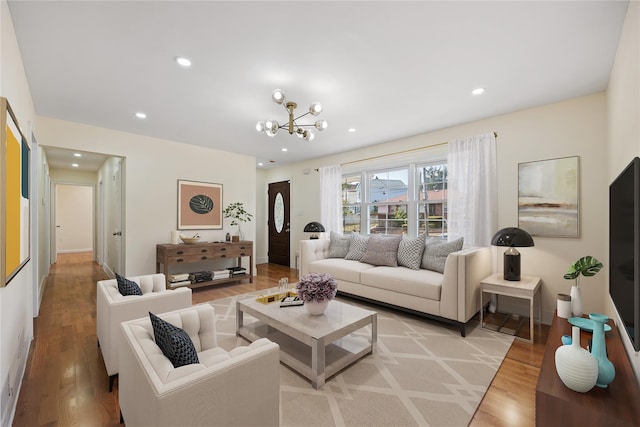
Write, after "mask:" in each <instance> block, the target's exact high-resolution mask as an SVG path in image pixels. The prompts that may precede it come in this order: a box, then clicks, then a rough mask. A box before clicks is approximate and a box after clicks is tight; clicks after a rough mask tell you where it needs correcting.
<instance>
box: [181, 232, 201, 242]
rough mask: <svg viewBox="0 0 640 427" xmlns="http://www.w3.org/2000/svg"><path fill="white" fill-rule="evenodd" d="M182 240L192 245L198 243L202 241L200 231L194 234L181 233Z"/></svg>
mask: <svg viewBox="0 0 640 427" xmlns="http://www.w3.org/2000/svg"><path fill="white" fill-rule="evenodd" d="M180 240H182V242H183V243H185V244H187V245H192V244H194V243H198V242H199V241H200V235H199V234H198V233H196V234H194V235H193V236H191V237H189V236H185V235H184V234H180Z"/></svg>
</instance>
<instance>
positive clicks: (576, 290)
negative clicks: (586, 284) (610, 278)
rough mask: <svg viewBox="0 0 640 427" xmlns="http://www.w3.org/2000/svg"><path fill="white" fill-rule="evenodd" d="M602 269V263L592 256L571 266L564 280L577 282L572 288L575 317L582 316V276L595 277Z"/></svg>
mask: <svg viewBox="0 0 640 427" xmlns="http://www.w3.org/2000/svg"><path fill="white" fill-rule="evenodd" d="M601 268H602V263H601V262H600V261H598V260H597V259H595V258H594V257H592V256H591V255H587V256H584V257H582V258H580V259H579V260H577V261H576V262H574V263H573V264H571V266H569V270H568V271H567V272H566V273H565V275H564V278H565V279H567V280H575V281H576V282H575V284H574V285H573V286H572V287H571V312H572V313H573V315H574V316H576V317H580V316H582V293H581V292H580V275H581V274H582V275H583V276H585V277H591V276H595V275H596V273H597V272H599V271H600V269H601Z"/></svg>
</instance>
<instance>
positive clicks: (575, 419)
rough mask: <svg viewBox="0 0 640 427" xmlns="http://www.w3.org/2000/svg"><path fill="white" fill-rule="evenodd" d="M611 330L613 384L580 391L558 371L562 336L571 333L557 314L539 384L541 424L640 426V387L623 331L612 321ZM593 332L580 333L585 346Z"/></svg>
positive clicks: (538, 422)
mask: <svg viewBox="0 0 640 427" xmlns="http://www.w3.org/2000/svg"><path fill="white" fill-rule="evenodd" d="M609 325H610V326H611V331H609V332H607V333H606V334H605V339H606V345H607V353H608V357H609V360H611V362H613V365H614V366H615V368H616V377H615V379H614V380H613V382H612V383H611V384H609V387H607V388H600V387H597V386H596V387H594V388H593V389H591V390H590V391H588V392H587V393H578V392H575V391H573V390H571V389H570V388H568V387H566V386H565V385H564V384H563V383H562V380H561V379H560V377H559V376H558V373H557V371H556V363H555V352H556V349H557V348H558V347H559V346H560V345H562V343H561V337H562V335H569V336H571V324H570V323H569V322H568V321H567V319H563V318H560V317H557V316H554V318H553V322H552V324H551V328H550V329H549V337H548V338H547V345H546V347H545V352H544V358H543V360H542V366H541V367H540V376H539V377H538V384H537V386H536V425H537V426H541V427H542V426H544V427H547V426H581V427H584V426H608V427H609V426H633V425H640V387H639V386H638V381H637V380H636V377H635V375H634V372H633V369H632V368H631V364H630V362H629V358H628V356H627V353H626V352H625V349H624V345H623V343H622V340H621V338H620V331H619V330H618V328H617V327H616V326H615V325H614V324H613V321H611V320H609ZM591 335H592V334H591V332H585V331H581V332H580V345H581V347H583V348H585V347H586V346H587V344H588V340H589V339H591Z"/></svg>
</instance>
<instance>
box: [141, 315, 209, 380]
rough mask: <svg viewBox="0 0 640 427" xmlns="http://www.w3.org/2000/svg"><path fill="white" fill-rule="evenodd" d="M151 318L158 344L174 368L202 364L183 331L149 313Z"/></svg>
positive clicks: (189, 339) (191, 342)
mask: <svg viewBox="0 0 640 427" xmlns="http://www.w3.org/2000/svg"><path fill="white" fill-rule="evenodd" d="M149 318H150V319H151V326H153V336H154V339H155V341H156V344H157V345H158V347H160V350H162V353H163V354H164V355H165V356H166V357H167V359H169V361H171V364H172V365H173V367H174V368H178V367H180V366H184V365H190V364H192V363H200V361H199V360H198V353H197V351H196V348H195V346H194V345H193V341H191V338H189V335H188V334H187V333H186V332H185V331H184V330H183V329H181V328H178V327H177V326H175V325H172V324H171V323H169V322H166V321H164V320H162V319H161V318H159V317H158V316H156V315H155V314H153V313H151V312H149Z"/></svg>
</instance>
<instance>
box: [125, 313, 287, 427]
mask: <svg viewBox="0 0 640 427" xmlns="http://www.w3.org/2000/svg"><path fill="white" fill-rule="evenodd" d="M154 314H155V313H154ZM158 317H160V318H161V319H163V320H165V321H167V322H169V323H171V324H173V325H175V326H177V327H179V328H182V329H184V331H185V332H186V333H187V334H188V335H189V337H190V338H191V340H192V341H193V344H194V347H195V349H196V352H197V353H198V359H199V362H200V363H198V364H191V365H184V366H180V367H178V368H174V367H173V365H172V364H171V362H170V361H169V359H167V358H166V357H165V355H164V354H163V353H162V351H161V350H160V348H159V347H158V346H157V345H156V343H155V340H154V333H153V327H152V325H151V321H150V319H149V316H148V315H147V316H146V317H144V318H142V319H137V320H132V321H128V322H124V323H122V325H121V329H122V333H123V337H124V338H123V342H122V346H121V347H120V375H119V380H118V381H119V386H118V394H119V402H120V411H121V412H120V415H121V421H124V422H125V423H126V425H127V427H136V426H214V425H220V426H243V427H245V426H246V427H250V426H278V425H279V423H280V410H279V407H280V350H279V347H278V345H277V344H276V343H273V342H271V341H269V340H268V339H266V338H263V339H259V340H257V341H255V342H253V343H251V344H249V345H247V346H240V347H236V348H234V349H233V350H231V351H229V352H227V351H225V350H224V349H222V348H221V347H217V339H216V330H215V309H214V308H213V306H211V305H209V304H201V305H196V306H193V307H191V308H187V309H182V310H176V311H173V312H170V313H164V314H161V315H159V316H158Z"/></svg>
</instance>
